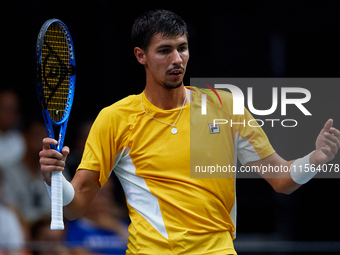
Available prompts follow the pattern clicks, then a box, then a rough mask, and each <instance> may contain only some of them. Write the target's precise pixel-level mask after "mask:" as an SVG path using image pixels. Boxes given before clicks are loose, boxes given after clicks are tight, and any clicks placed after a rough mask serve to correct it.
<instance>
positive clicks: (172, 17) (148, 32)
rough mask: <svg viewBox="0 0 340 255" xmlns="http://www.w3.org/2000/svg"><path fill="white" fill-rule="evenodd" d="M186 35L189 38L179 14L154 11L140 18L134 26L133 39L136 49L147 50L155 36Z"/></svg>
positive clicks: (185, 25)
mask: <svg viewBox="0 0 340 255" xmlns="http://www.w3.org/2000/svg"><path fill="white" fill-rule="evenodd" d="M157 33H161V34H162V35H163V36H176V35H181V36H182V35H184V34H185V35H186V36H187V37H189V34H188V28H187V24H186V23H185V21H184V20H183V19H182V18H181V17H180V16H178V15H177V14H175V13H173V12H171V11H167V10H153V11H148V12H146V13H144V14H143V15H141V16H139V17H138V18H137V19H136V20H135V22H134V24H133V26H132V32H131V39H132V43H133V46H134V47H136V46H137V47H140V48H141V49H143V50H145V51H146V50H147V49H148V47H149V44H150V41H151V38H152V36H153V35H155V34H157Z"/></svg>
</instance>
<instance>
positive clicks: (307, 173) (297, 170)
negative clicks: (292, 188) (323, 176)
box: [290, 151, 318, 185]
mask: <svg viewBox="0 0 340 255" xmlns="http://www.w3.org/2000/svg"><path fill="white" fill-rule="evenodd" d="M314 152H315V151H313V152H311V153H309V154H308V155H306V156H304V157H303V158H299V159H296V160H295V161H294V162H293V163H292V165H291V167H290V176H291V178H292V179H293V181H294V182H295V183H297V184H301V185H302V184H305V183H307V182H308V181H309V180H311V179H312V178H313V177H314V176H315V175H316V174H317V173H318V171H316V169H315V168H314V167H315V164H314V162H315V161H314V159H313V158H312V156H313V155H314Z"/></svg>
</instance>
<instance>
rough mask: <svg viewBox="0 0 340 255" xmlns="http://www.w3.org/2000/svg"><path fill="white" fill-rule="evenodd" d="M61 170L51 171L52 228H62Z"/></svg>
mask: <svg viewBox="0 0 340 255" xmlns="http://www.w3.org/2000/svg"><path fill="white" fill-rule="evenodd" d="M62 178H63V176H62V172H61V171H58V172H52V178H51V226H50V228H51V229H52V230H63V229H64V221H63V181H62Z"/></svg>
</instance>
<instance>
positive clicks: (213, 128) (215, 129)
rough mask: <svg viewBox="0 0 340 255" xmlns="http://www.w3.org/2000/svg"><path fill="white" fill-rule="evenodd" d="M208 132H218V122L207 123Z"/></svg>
mask: <svg viewBox="0 0 340 255" xmlns="http://www.w3.org/2000/svg"><path fill="white" fill-rule="evenodd" d="M209 130H210V134H219V133H220V126H219V125H218V124H209Z"/></svg>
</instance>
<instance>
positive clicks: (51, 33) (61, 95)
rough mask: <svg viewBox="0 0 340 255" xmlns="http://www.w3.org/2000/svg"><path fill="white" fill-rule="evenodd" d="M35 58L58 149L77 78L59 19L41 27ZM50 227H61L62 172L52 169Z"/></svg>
mask: <svg viewBox="0 0 340 255" xmlns="http://www.w3.org/2000/svg"><path fill="white" fill-rule="evenodd" d="M36 61H37V84H36V87H37V92H38V99H39V103H40V107H41V110H42V114H43V117H44V120H45V124H46V129H47V135H48V137H50V138H53V139H54V138H55V135H54V134H55V133H54V132H56V134H58V131H57V130H58V128H59V135H57V136H58V145H57V146H52V145H51V148H52V149H55V150H57V151H58V152H61V150H62V148H63V145H64V138H65V132H66V127H67V122H68V118H69V116H70V111H71V107H72V102H73V96H74V89H75V82H76V75H75V70H76V69H75V67H76V62H75V55H74V50H73V41H72V38H71V34H70V32H69V30H68V29H67V27H66V25H65V24H64V23H63V22H62V21H60V20H58V19H50V20H48V21H46V22H45V23H44V25H43V26H42V27H41V29H40V32H39V34H38V39H37V46H36ZM51 229H64V222H63V194H62V173H61V172H52V180H51Z"/></svg>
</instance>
